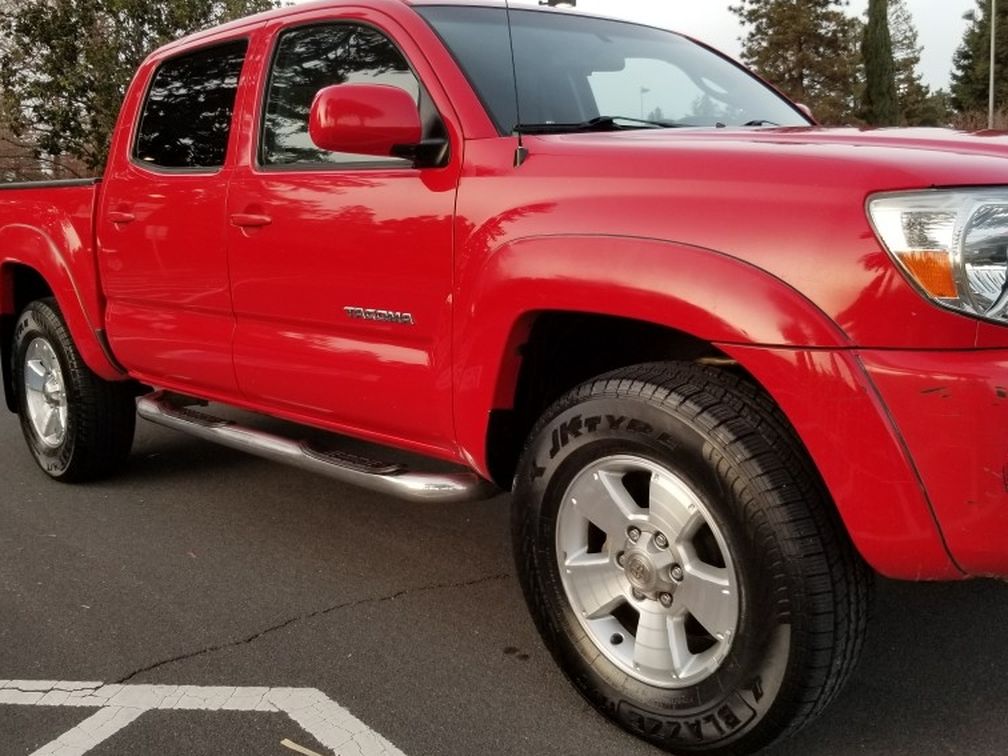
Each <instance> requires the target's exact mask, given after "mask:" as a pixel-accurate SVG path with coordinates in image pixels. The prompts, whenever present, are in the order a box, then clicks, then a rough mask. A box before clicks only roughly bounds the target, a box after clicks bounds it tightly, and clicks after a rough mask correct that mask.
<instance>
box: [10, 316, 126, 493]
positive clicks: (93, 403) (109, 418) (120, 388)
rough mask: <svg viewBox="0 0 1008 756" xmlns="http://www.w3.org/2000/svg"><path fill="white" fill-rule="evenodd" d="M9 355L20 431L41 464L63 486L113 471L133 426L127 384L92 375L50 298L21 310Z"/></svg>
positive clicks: (103, 475) (123, 457)
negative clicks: (63, 484) (11, 363)
mask: <svg viewBox="0 0 1008 756" xmlns="http://www.w3.org/2000/svg"><path fill="white" fill-rule="evenodd" d="M12 352H13V365H12V372H11V374H12V375H13V376H14V392H15V398H16V401H17V407H18V415H19V416H20V418H21V430H22V432H23V433H24V437H25V440H26V441H27V442H28V448H29V450H30V451H31V453H32V456H33V457H34V458H35V461H36V462H37V463H38V465H39V467H41V468H42V470H44V471H45V472H46V474H48V475H49V476H50V477H51V478H53V479H55V480H59V481H63V482H66V483H71V482H81V481H87V480H94V479H97V478H101V477H105V476H107V475H109V474H111V473H112V472H114V471H116V470H118V469H119V468H120V467H121V466H122V465H123V463H124V462H125V460H126V458H127V457H128V456H129V452H130V448H131V447H132V445H133V434H134V431H135V428H136V405H135V403H134V392H133V387H132V384H130V383H111V382H109V381H105V380H103V379H101V378H100V377H98V376H97V375H95V374H94V373H93V372H91V370H90V369H89V368H88V367H87V365H85V364H84V361H83V360H82V359H81V356H80V353H79V352H78V351H77V347H76V346H75V345H74V343H73V339H72V338H71V336H70V332H69V330H68V329H67V327H66V323H65V322H64V321H63V318H62V316H61V315H60V312H59V308H58V306H57V305H56V302H55V300H52V299H43V300H39V301H37V302H33V303H31V304H30V305H28V307H27V308H25V310H24V312H23V313H22V314H21V317H20V318H19V319H18V322H17V325H16V326H15V330H14V348H13V350H12Z"/></svg>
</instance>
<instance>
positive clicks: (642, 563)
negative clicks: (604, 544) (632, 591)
mask: <svg viewBox="0 0 1008 756" xmlns="http://www.w3.org/2000/svg"><path fill="white" fill-rule="evenodd" d="M624 569H625V571H626V576H627V580H629V581H630V585H632V586H633V587H634V588H636V589H637V590H638V591H641V592H642V593H650V592H652V591H653V590H654V589H655V588H656V587H657V582H658V580H657V578H658V570H656V569H655V566H654V564H653V563H652V562H651V560H650V559H648V557H647V556H646V555H645V554H641V553H639V552H638V553H635V554H630V555H629V556H627V560H626V567H625V568H624Z"/></svg>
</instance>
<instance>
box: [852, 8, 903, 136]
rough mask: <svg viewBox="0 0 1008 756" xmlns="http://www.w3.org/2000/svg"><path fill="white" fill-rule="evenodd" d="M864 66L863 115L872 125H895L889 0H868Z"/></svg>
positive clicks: (895, 105)
mask: <svg viewBox="0 0 1008 756" xmlns="http://www.w3.org/2000/svg"><path fill="white" fill-rule="evenodd" d="M861 51H862V55H863V57H864V66H865V91H864V100H863V103H862V106H863V108H864V111H863V112H864V117H865V120H866V121H868V123H869V124H871V125H872V126H895V125H896V123H897V121H898V120H899V110H898V108H897V104H896V71H895V66H894V65H893V46H892V38H891V37H890V36H889V3H888V0H868V23H867V24H866V25H865V32H864V41H863V42H862V45H861Z"/></svg>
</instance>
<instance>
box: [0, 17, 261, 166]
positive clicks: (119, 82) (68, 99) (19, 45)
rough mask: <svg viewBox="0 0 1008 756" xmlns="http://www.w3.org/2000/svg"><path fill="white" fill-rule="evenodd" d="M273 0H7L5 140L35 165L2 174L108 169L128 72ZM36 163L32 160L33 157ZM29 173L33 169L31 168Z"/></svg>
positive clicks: (1, 103) (2, 20)
mask: <svg viewBox="0 0 1008 756" xmlns="http://www.w3.org/2000/svg"><path fill="white" fill-rule="evenodd" d="M273 4H274V3H273V0H177V1H176V2H158V0H20V1H19V2H16V3H11V2H6V3H3V2H0V39H2V40H4V45H3V46H2V47H0V140H2V142H3V144H4V145H5V147H6V148H8V149H10V150H18V151H20V152H21V153H23V152H24V151H28V152H30V153H31V154H32V156H33V157H34V163H35V167H34V169H32V168H31V167H26V166H25V165H24V161H23V159H22V160H19V161H18V162H17V163H14V162H13V161H7V160H6V155H7V152H8V149H0V176H3V177H11V176H13V177H14V178H22V177H24V178H30V177H32V176H33V171H37V170H38V169H39V166H41V167H42V170H43V172H44V173H45V175H49V176H56V177H61V176H74V175H88V174H93V173H95V172H98V171H100V170H101V168H102V166H103V165H104V162H105V156H106V154H107V152H108V145H109V141H110V137H111V133H112V129H113V127H114V125H115V121H116V117H117V115H118V111H119V105H120V103H121V102H122V98H123V95H124V93H125V91H126V87H127V85H128V84H129V81H130V78H131V77H132V76H133V73H134V71H135V70H136V68H137V66H138V65H139V64H140V62H141V61H142V60H143V59H144V57H145V56H146V55H147V54H148V53H149V52H151V51H152V50H153V49H154V48H156V47H157V46H159V45H161V44H163V43H164V42H167V41H169V40H171V39H175V38H178V37H181V36H184V35H185V34H188V33H190V32H193V31H196V30H198V29H201V28H205V27H208V26H212V25H214V24H217V23H221V22H223V21H225V20H228V19H231V18H235V17H238V16H243V15H248V14H249V13H253V12H256V11H260V10H264V9H266V8H269V7H273ZM29 162H32V161H29ZM26 174H31V175H26Z"/></svg>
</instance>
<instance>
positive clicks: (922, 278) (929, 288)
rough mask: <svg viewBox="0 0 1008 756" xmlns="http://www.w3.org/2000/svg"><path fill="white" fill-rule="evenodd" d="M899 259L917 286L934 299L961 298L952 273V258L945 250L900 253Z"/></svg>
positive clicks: (920, 250)
mask: <svg viewBox="0 0 1008 756" xmlns="http://www.w3.org/2000/svg"><path fill="white" fill-rule="evenodd" d="M898 257H899V259H900V262H902V263H903V265H904V266H905V267H906V269H907V270H908V271H909V272H910V274H911V275H912V276H913V277H914V280H916V281H917V284H918V285H919V286H920V287H921V288H922V289H924V291H926V292H927V293H928V294H930V295H931V296H932V297H936V298H938V299H956V298H958V297H959V287H958V286H956V282H955V276H954V275H953V273H952V256H951V255H950V254H949V253H948V252H946V251H945V250H931V249H916V250H914V251H913V252H899V253H898Z"/></svg>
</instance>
